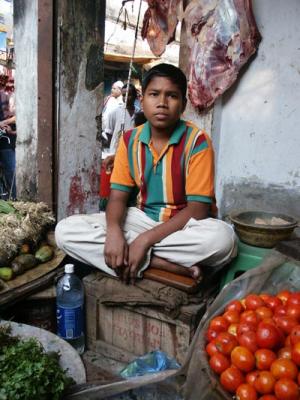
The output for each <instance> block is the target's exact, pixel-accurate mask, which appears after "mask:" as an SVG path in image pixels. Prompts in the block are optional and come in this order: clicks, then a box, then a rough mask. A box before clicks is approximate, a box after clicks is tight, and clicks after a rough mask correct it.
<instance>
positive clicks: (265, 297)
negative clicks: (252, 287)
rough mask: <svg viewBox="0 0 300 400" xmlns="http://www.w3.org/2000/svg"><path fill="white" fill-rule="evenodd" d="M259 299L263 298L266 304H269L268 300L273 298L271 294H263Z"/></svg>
mask: <svg viewBox="0 0 300 400" xmlns="http://www.w3.org/2000/svg"><path fill="white" fill-rule="evenodd" d="M259 297H260V298H261V299H263V301H264V302H265V303H266V302H267V300H268V299H269V298H270V297H272V296H271V295H270V294H269V293H261V294H260V295H259Z"/></svg>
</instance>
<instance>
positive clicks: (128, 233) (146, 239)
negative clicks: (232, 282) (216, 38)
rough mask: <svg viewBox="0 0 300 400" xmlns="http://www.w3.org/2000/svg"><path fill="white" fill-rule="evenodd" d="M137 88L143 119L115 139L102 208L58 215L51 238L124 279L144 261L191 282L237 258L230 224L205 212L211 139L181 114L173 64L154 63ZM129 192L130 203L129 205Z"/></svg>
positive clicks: (182, 93)
mask: <svg viewBox="0 0 300 400" xmlns="http://www.w3.org/2000/svg"><path fill="white" fill-rule="evenodd" d="M142 89H143V97H142V107H143V111H144V114H145V116H146V118H147V122H146V123H145V124H143V125H140V126H139V127H137V128H135V129H131V130H129V131H127V132H125V133H124V134H123V135H122V136H121V138H120V143H119V146H118V150H117V153H116V157H115V161H114V168H113V172H112V176H111V180H110V184H111V194H110V197H109V201H108V205H107V208H106V212H105V213H98V214H90V215H73V216H70V217H68V218H66V219H64V220H62V221H60V222H59V223H58V224H57V225H56V230H55V239H56V243H57V245H58V247H60V248H61V249H62V250H63V251H65V252H66V253H67V254H69V255H70V256H72V257H74V258H76V259H78V260H80V261H82V262H86V263H88V264H89V265H93V266H95V267H97V268H99V269H100V270H102V271H104V272H106V273H108V274H110V275H113V276H119V277H120V279H122V280H123V281H124V282H126V283H134V282H135V280H136V279H137V278H142V273H143V271H144V270H145V269H147V268H148V267H149V266H150V267H152V268H157V269H160V270H166V271H170V272H175V273H177V274H182V275H188V276H190V277H192V278H194V279H195V280H197V279H198V278H199V277H200V275H201V267H202V266H205V267H210V268H215V267H220V266H223V265H225V264H227V263H228V262H230V261H231V259H232V258H233V257H235V256H236V236H235V233H234V230H233V228H232V227H231V226H230V225H229V224H227V223H226V222H224V221H221V220H217V219H215V218H211V213H212V211H213V206H214V197H215V196H214V152H213V147H212V143H211V140H210V138H209V136H208V135H207V134H206V133H205V132H204V131H203V130H202V129H199V128H198V127H197V126H196V125H194V124H193V123H191V122H189V121H184V120H182V119H181V115H182V113H183V111H184V109H185V106H186V101H187V100H186V90H187V81H186V77H185V75H184V74H183V72H182V71H181V70H180V69H179V68H177V67H174V66H173V65H169V64H159V65H157V66H155V67H153V68H152V69H150V70H149V71H148V73H147V75H146V76H145V78H144V81H143V86H142ZM136 192H138V197H137V204H136V207H130V206H128V201H129V199H130V195H131V194H133V193H136Z"/></svg>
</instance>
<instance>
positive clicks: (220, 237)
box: [55, 207, 237, 276]
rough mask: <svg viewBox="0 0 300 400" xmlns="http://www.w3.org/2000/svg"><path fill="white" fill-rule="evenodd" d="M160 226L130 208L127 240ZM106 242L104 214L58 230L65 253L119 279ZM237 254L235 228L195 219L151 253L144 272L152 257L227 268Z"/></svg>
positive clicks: (66, 222) (71, 220) (72, 220)
mask: <svg viewBox="0 0 300 400" xmlns="http://www.w3.org/2000/svg"><path fill="white" fill-rule="evenodd" d="M159 224H161V222H156V221H153V220H152V219H151V218H149V217H148V216H147V215H146V214H145V213H144V212H143V211H141V210H139V209H138V208H135V207H130V208H128V212H127V216H126V219H125V224H124V227H123V231H124V234H125V238H126V240H127V242H128V243H131V242H132V241H133V240H134V239H135V238H136V237H137V236H138V235H139V234H140V233H143V232H145V231H147V230H149V229H151V228H153V227H155V226H157V225H159ZM105 238H106V219H105V213H104V212H101V213H98V214H76V215H73V216H71V217H68V218H65V219H63V220H62V221H60V222H59V223H58V224H57V226H56V230H55V239H56V243H57V246H58V247H59V248H61V249H62V250H63V251H64V252H65V253H67V254H69V255H70V256H71V257H74V258H75V259H77V260H79V261H82V262H84V263H86V264H89V265H92V266H94V267H96V268H99V269H100V270H102V271H104V272H107V273H108V274H110V275H114V276H115V275H116V273H115V271H113V270H112V269H111V268H109V267H108V266H107V265H106V264H105V260H104V244H105ZM236 252H237V244H236V236H235V233H234V230H233V228H232V227H231V225H229V224H227V223H226V222H224V221H221V220H217V219H214V218H207V219H202V220H195V219H194V218H191V219H190V220H189V221H188V222H187V224H186V225H185V227H184V228H183V229H182V230H180V231H177V232H175V233H172V234H171V235H169V236H167V237H166V238H165V239H163V240H162V241H161V242H159V243H156V244H155V245H154V246H153V247H152V248H151V249H150V250H149V252H148V254H147V257H146V260H145V262H144V264H143V266H142V267H141V268H140V272H142V271H143V270H145V269H146V268H147V267H148V265H149V263H150V257H151V254H153V255H155V256H158V257H161V258H164V259H165V260H168V261H170V262H172V263H175V264H179V265H182V266H184V267H187V268H189V267H191V266H193V265H195V264H198V263H199V264H201V265H206V266H211V267H214V266H221V265H224V264H226V263H228V262H229V261H230V260H231V259H232V258H233V257H235V256H236Z"/></svg>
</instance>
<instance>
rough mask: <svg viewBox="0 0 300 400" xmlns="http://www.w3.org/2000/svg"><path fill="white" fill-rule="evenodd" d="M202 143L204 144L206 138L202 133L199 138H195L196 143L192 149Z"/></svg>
mask: <svg viewBox="0 0 300 400" xmlns="http://www.w3.org/2000/svg"><path fill="white" fill-rule="evenodd" d="M203 142H206V137H205V135H204V134H203V133H202V134H201V135H200V136H198V137H197V140H196V143H195V145H194V147H193V148H195V147H197V146H200V144H202V143H203Z"/></svg>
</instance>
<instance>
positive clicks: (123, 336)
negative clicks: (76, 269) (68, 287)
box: [83, 274, 206, 363]
mask: <svg viewBox="0 0 300 400" xmlns="http://www.w3.org/2000/svg"><path fill="white" fill-rule="evenodd" d="M96 277H97V274H91V275H88V276H86V277H85V278H84V279H83V282H84V286H85V293H86V336H87V347H88V348H89V349H90V350H93V351H96V352H101V353H102V354H104V355H106V356H108V357H109V356H110V357H111V358H114V359H116V360H118V361H123V362H129V361H131V359H132V358H133V356H134V357H136V356H140V355H143V354H145V353H147V352H149V351H152V350H157V349H160V350H162V351H164V352H166V353H167V354H168V355H169V356H171V357H175V358H176V359H177V361H178V362H179V363H183V361H184V358H185V355H186V353H187V350H188V347H189V345H190V343H191V340H192V337H193V335H194V333H195V330H196V328H197V325H198V323H199V321H200V318H201V317H202V315H203V313H204V311H205V307H206V306H205V304H204V303H202V304H197V305H190V306H184V307H182V308H181V313H180V316H179V317H178V318H177V319H172V318H170V317H169V316H168V315H166V314H165V313H163V312H160V311H157V309H155V308H151V307H128V306H122V307H114V306H105V305H103V304H101V303H100V302H99V299H98V298H97V293H98V292H99V290H97V278H96Z"/></svg>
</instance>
